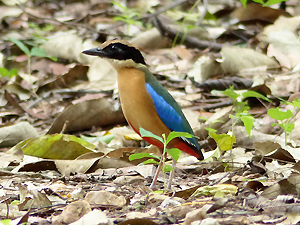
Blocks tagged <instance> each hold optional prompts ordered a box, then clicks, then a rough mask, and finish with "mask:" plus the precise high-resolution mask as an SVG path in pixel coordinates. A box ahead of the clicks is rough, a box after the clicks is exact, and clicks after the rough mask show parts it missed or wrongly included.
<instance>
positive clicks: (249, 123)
mask: <svg viewBox="0 0 300 225" xmlns="http://www.w3.org/2000/svg"><path fill="white" fill-rule="evenodd" d="M241 120H242V121H243V123H244V126H245V129H246V132H247V134H248V135H249V137H250V138H251V130H252V127H253V120H254V118H253V117H252V116H242V117H241Z"/></svg>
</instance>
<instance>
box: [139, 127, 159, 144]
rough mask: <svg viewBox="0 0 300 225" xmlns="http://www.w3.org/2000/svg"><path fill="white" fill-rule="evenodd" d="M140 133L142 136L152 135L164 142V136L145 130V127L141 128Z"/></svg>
mask: <svg viewBox="0 0 300 225" xmlns="http://www.w3.org/2000/svg"><path fill="white" fill-rule="evenodd" d="M140 134H141V136H142V137H151V138H154V139H156V140H158V141H160V142H161V143H164V141H163V139H162V137H159V136H157V135H155V134H153V133H151V132H150V131H147V130H145V129H144V128H140Z"/></svg>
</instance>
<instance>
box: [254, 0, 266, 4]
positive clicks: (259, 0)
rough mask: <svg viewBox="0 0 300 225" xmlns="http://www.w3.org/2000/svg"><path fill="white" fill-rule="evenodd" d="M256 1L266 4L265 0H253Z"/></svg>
mask: <svg viewBox="0 0 300 225" xmlns="http://www.w3.org/2000/svg"><path fill="white" fill-rule="evenodd" d="M253 1H254V2H257V3H260V4H265V2H264V1H263V0H253Z"/></svg>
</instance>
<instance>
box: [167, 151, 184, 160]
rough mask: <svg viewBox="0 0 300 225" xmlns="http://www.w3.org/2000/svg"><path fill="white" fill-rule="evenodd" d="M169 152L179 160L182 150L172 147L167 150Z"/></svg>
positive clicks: (173, 157)
mask: <svg viewBox="0 0 300 225" xmlns="http://www.w3.org/2000/svg"><path fill="white" fill-rule="evenodd" d="M167 153H168V154H169V155H170V156H171V157H172V159H174V160H175V161H176V162H177V161H178V159H179V157H180V155H181V151H180V150H179V149H178V148H171V149H168V150H167Z"/></svg>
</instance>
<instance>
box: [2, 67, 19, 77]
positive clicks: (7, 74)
mask: <svg viewBox="0 0 300 225" xmlns="http://www.w3.org/2000/svg"><path fill="white" fill-rule="evenodd" d="M17 74H18V70H17V69H11V70H8V69H6V68H4V67H0V75H1V76H2V77H9V78H12V77H14V76H16V75H17Z"/></svg>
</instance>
